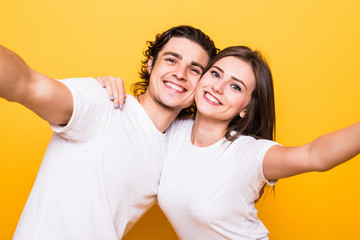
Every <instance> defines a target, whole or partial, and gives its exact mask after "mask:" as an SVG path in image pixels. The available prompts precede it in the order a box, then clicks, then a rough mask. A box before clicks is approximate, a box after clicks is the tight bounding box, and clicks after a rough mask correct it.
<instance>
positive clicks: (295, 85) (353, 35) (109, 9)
mask: <svg viewBox="0 0 360 240" xmlns="http://www.w3.org/2000/svg"><path fill="white" fill-rule="evenodd" d="M0 10H1V13H0V44H2V45H5V46H7V47H8V48H10V49H13V50H14V51H16V52H17V53H19V54H20V55H21V56H22V57H23V58H24V59H25V60H26V61H27V62H28V64H29V65H30V66H32V67H33V68H35V69H36V70H38V71H40V72H42V73H45V74H47V75H49V76H51V77H54V78H66V77H87V76H94V77H96V76H106V75H116V76H121V77H123V78H124V79H125V81H126V87H127V88H128V87H129V86H130V84H131V83H133V82H134V81H136V80H138V71H139V66H140V60H141V59H142V51H143V50H145V41H146V40H153V39H154V35H155V34H156V33H159V32H162V31H163V30H166V29H168V28H170V27H172V26H175V25H179V24H190V25H193V26H196V27H198V28H201V29H202V30H203V31H204V32H206V33H207V34H209V35H210V36H211V37H212V38H213V40H214V41H215V42H216V43H217V46H218V47H219V48H224V47H226V46H229V45H241V44H242V45H249V46H250V47H252V48H256V49H259V50H261V51H262V52H263V53H264V54H265V55H266V56H267V57H268V59H269V62H270V65H271V68H272V71H273V75H274V82H275V94H276V113H277V141H278V142H280V143H281V144H283V145H299V144H304V143H307V142H308V141H311V140H312V139H314V138H315V137H316V136H318V135H320V134H323V133H326V132H329V131H332V130H335V129H338V128H341V127H345V126H347V125H350V124H352V123H354V122H356V121H359V119H360V111H359V109H360V104H359V103H360V101H359V99H360V97H359V92H360V81H359V76H360V66H359V65H360V64H359V62H360V46H359V44H360V14H359V13H360V3H359V1H357V0H353V1H350V0H344V1H325V0H324V1H313V0H295V1H285V0H284V1H275V0H274V1H265V0H264V1H258V0H251V1H250V0H247V1H242V0H232V1H226V0H225V1H215V0H207V1H194V0H181V1H180V0H179V1H172V0H167V1H159V0H153V1H137V0H133V1H119V0H102V1H100V0H86V1H85V0H52V1H49V0H31V1H30V0H29V1H27V0H19V1H16V0H2V1H1V2H0ZM0 114H1V115H0V134H1V135H0V136H1V137H0V189H1V198H0V214H1V218H0V239H11V236H12V234H13V232H14V230H15V227H16V224H17V221H18V218H19V217H20V214H21V212H22V208H23V206H24V204H25V202H26V199H27V196H28V194H29V192H30V190H31V187H32V185H33V182H34V179H35V177H36V173H37V170H38V167H39V165H40V162H41V159H42V156H43V153H44V150H45V149H46V145H47V142H48V140H49V138H50V136H51V130H50V128H49V126H48V124H47V123H46V122H44V121H43V120H41V119H40V118H39V117H37V116H36V115H35V114H33V113H32V112H30V111H29V110H27V109H25V108H24V107H22V106H20V105H19V104H16V103H9V102H7V101H5V100H4V99H0ZM359 170H360V157H359V156H358V157H356V158H354V159H353V160H352V161H350V162H348V163H346V164H344V165H342V166H339V167H337V168H335V169H334V170H331V171H330V172H326V173H308V174H303V175H301V176H296V177H292V178H288V179H283V180H281V181H279V182H278V184H277V185H276V194H275V196H274V194H272V193H269V194H268V195H267V196H266V197H265V199H264V200H262V201H260V203H258V204H257V207H258V209H259V217H260V218H261V220H262V221H263V222H264V224H265V225H266V226H267V228H268V229H269V231H270V238H271V239H276V240H280V239H284V240H285V239H286V240H288V239H291V240H296V239H302V240H303V239H307V240H310V239H314V240H315V239H316V240H318V239H357V238H358V237H359V235H360V233H359V227H360V223H359V222H360V221H359V219H358V218H359V217H358V216H360V206H359V205H358V203H359V202H360V194H359V193H358V189H359V183H358V179H357V177H358V176H359ZM80 174H81V173H80ZM125 239H127V240H130V239H158V240H161V239H176V237H175V235H174V233H173V231H172V229H171V228H170V227H169V225H168V223H167V222H166V220H165V219H164V217H163V216H162V215H161V213H160V211H159V210H158V209H157V208H153V209H152V210H151V211H150V212H149V213H148V214H147V215H146V217H145V218H144V219H142V220H141V222H140V223H139V224H138V225H137V226H136V227H135V228H134V229H133V230H132V231H131V233H130V234H129V235H128V236H127V237H126V238H125Z"/></svg>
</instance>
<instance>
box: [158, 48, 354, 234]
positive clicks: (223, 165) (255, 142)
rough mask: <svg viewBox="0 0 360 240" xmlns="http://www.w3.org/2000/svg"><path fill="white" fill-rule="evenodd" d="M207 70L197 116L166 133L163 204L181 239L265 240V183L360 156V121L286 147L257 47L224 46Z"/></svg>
mask: <svg viewBox="0 0 360 240" xmlns="http://www.w3.org/2000/svg"><path fill="white" fill-rule="evenodd" d="M204 72H205V73H204V75H203V76H202V78H201V80H200V82H199V84H198V86H197V88H196V92H195V102H196V106H197V113H196V117H195V119H194V120H182V121H176V122H174V123H173V125H172V126H171V128H170V129H169V130H168V131H167V144H168V148H167V149H168V153H167V158H166V162H165V166H164V169H163V173H162V177H161V181H160V186H159V193H158V200H159V205H160V207H161V208H162V210H163V211H164V213H165V214H166V216H167V217H168V219H169V221H170V222H171V224H172V226H173V227H174V229H175V231H176V232H177V234H178V235H179V237H180V238H181V239H267V238H268V237H267V236H268V231H267V229H266V228H265V226H264V225H263V224H262V223H261V221H260V220H259V219H258V218H257V211H256V209H255V202H256V201H257V200H258V198H259V197H260V192H261V190H262V188H263V187H264V185H265V184H267V183H268V184H270V185H273V184H274V183H275V182H276V180H278V179H280V178H285V177H290V176H294V175H297V174H300V173H304V172H309V171H326V170H329V169H331V168H333V167H335V166H337V165H339V164H341V163H343V162H345V161H347V160H349V159H351V158H352V157H354V156H356V155H357V154H359V152H360V141H359V139H360V122H358V123H356V124H354V125H352V126H350V127H348V128H345V129H342V130H339V131H336V132H333V133H330V134H326V135H324V136H321V137H319V138H318V139H316V140H314V141H313V142H311V143H309V144H307V145H304V146H299V147H283V146H280V145H279V144H277V143H275V142H273V141H272V140H273V135H274V134H273V130H274V126H275V113H274V112H275V111H274V95H273V84H272V76H271V72H270V69H269V68H268V66H267V64H266V62H265V61H264V60H263V59H262V57H261V55H260V53H258V52H256V51H255V52H254V51H252V50H251V49H249V48H247V47H242V46H240V47H229V48H226V49H224V50H223V51H221V52H220V53H219V54H218V55H217V56H215V58H214V59H212V61H211V62H210V63H209V66H208V67H207V69H206V70H205V71H204ZM344 142H346V143H347V144H344Z"/></svg>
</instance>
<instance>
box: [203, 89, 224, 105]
mask: <svg viewBox="0 0 360 240" xmlns="http://www.w3.org/2000/svg"><path fill="white" fill-rule="evenodd" d="M204 99H205V100H206V101H207V102H208V103H210V104H212V105H222V104H221V102H220V101H219V100H218V99H217V98H216V97H214V96H213V95H212V94H211V93H209V92H204Z"/></svg>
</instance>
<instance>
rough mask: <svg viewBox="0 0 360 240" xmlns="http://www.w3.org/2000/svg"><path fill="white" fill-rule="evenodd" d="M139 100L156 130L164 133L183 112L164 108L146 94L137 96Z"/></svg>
mask: <svg viewBox="0 0 360 240" xmlns="http://www.w3.org/2000/svg"><path fill="white" fill-rule="evenodd" d="M137 99H138V101H139V103H140V104H141V106H142V107H143V108H144V110H145V112H146V113H147V114H148V116H149V117H150V119H151V120H152V121H153V123H154V125H155V126H156V128H157V129H159V131H160V132H162V133H163V132H165V131H166V129H167V128H168V127H169V126H170V124H171V123H172V122H173V121H174V120H175V118H176V116H177V115H178V114H179V113H180V111H181V110H174V109H171V108H166V107H165V106H162V105H161V104H159V103H157V102H156V101H155V100H154V99H152V98H151V97H150V96H149V94H147V93H146V92H145V93H144V94H142V95H139V96H137Z"/></svg>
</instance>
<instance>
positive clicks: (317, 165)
mask: <svg viewBox="0 0 360 240" xmlns="http://www.w3.org/2000/svg"><path fill="white" fill-rule="evenodd" d="M334 167H335V166H333V165H331V164H329V162H328V161H324V160H323V159H321V158H317V159H316V160H314V161H313V170H314V171H317V172H326V171H329V170H331V169H333V168H334Z"/></svg>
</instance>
